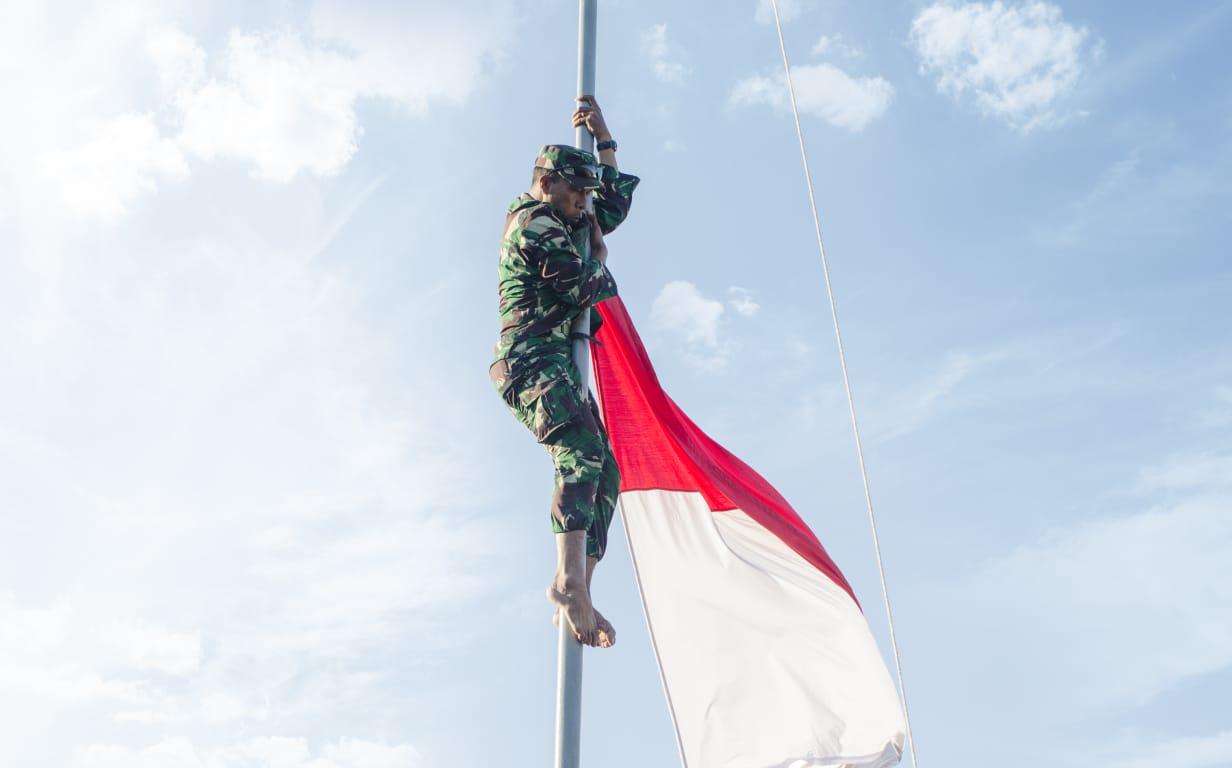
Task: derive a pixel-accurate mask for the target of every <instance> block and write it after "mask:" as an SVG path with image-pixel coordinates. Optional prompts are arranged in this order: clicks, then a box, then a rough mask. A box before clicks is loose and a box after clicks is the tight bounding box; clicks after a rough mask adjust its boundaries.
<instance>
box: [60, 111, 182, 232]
mask: <svg viewBox="0 0 1232 768" xmlns="http://www.w3.org/2000/svg"><path fill="white" fill-rule="evenodd" d="M40 165H41V168H42V172H43V174H44V175H46V176H47V177H48V178H49V179H50V180H51V181H52V183H53V184H54V185H55V186H56V188H57V189H58V191H59V194H60V197H61V199H62V200H63V202H64V204H65V205H66V206H67V207H68V208H69V210H71V211H73V212H74V213H77V214H79V215H83V216H88V217H97V218H100V219H102V220H105V221H114V220H115V219H117V218H119V217H120V216H121V215H122V214H123V213H125V211H127V209H128V207H129V205H130V204H131V203H132V202H133V201H134V200H136V199H137V198H138V197H140V196H141V195H142V194H144V193H147V192H152V191H154V190H155V189H157V188H158V183H159V181H160V180H177V179H183V178H185V177H186V176H187V175H188V165H187V163H186V162H185V160H184V153H183V152H182V151H181V148H180V146H179V145H178V144H177V143H176V142H174V141H171V140H169V139H166V138H163V136H162V135H161V133H160V132H159V129H158V126H157V125H156V124H155V122H154V117H153V115H151V114H128V115H121V116H119V117H116V118H113V119H111V120H108V121H106V122H105V123H103V124H102V125H101V126H100V127H99V128H98V129H97V131H96V133H95V135H94V137H93V138H91V139H90V140H88V141H87V142H86V143H84V144H82V145H80V146H77V147H74V148H72V149H66V150H59V151H53V152H49V153H47V154H46V155H44V156H43V157H42V158H41V163H40Z"/></svg>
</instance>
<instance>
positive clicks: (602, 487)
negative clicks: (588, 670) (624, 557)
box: [586, 400, 620, 648]
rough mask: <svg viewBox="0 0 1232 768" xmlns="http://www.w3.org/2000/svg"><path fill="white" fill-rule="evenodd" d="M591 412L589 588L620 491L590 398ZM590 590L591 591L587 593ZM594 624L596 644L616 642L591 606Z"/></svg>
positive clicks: (609, 446) (609, 447) (608, 444)
mask: <svg viewBox="0 0 1232 768" xmlns="http://www.w3.org/2000/svg"><path fill="white" fill-rule="evenodd" d="M591 415H592V417H593V422H594V424H595V425H596V427H597V431H598V435H599V438H600V440H601V442H602V455H603V461H602V462H601V467H600V470H599V486H598V488H597V490H596V493H595V513H594V515H592V516H591V520H590V527H589V528H588V529H587V531H586V555H587V557H586V587H587V589H589V588H590V582H591V579H592V578H594V575H595V566H597V565H598V564H599V561H600V560H601V559H602V558H603V555H604V553H605V552H606V551H607V533H608V528H610V527H611V525H612V517H613V515H614V513H615V511H616V498H617V496H618V495H619V494H620V469H619V468H618V467H617V465H616V457H615V455H613V453H612V444H611V441H610V440H609V438H608V435H607V430H606V429H605V428H604V427H603V422H602V420H601V419H600V418H599V409H598V406H597V405H595V403H594V401H593V400H592V401H591ZM591 594H593V592H592V593H591ZM595 626H596V628H597V630H598V633H599V637H598V640H599V646H600V647H602V648H610V647H611V646H613V645H614V644H615V643H616V629H615V627H613V626H612V623H611V622H610V621H608V620H607V618H606V617H605V616H604V615H603V614H602V613H600V612H599V609H597V608H596V609H595Z"/></svg>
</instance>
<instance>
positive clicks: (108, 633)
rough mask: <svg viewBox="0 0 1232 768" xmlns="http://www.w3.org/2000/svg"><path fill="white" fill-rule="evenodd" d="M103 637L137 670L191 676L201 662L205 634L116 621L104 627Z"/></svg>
mask: <svg viewBox="0 0 1232 768" xmlns="http://www.w3.org/2000/svg"><path fill="white" fill-rule="evenodd" d="M100 639H102V640H103V641H104V642H106V643H108V644H110V645H111V646H112V647H113V648H115V649H116V650H117V651H118V652H119V653H120V654H121V656H122V658H123V659H124V661H125V662H126V663H127V664H128V665H130V666H132V667H135V668H137V669H150V670H154V671H158V672H165V673H166V674H169V675H188V674H192V673H193V672H196V671H197V669H198V667H200V665H201V636H200V634H199V633H196V632H171V631H168V630H166V629H163V628H161V627H156V626H151V625H149V624H141V623H132V622H123V621H113V622H110V623H109V624H106V625H104V626H103V627H102V628H101V631H100Z"/></svg>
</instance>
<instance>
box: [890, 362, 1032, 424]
mask: <svg viewBox="0 0 1232 768" xmlns="http://www.w3.org/2000/svg"><path fill="white" fill-rule="evenodd" d="M1008 355H1009V352H1008V351H1007V350H1004V349H998V350H992V351H987V352H971V351H967V350H961V349H960V350H952V351H950V352H949V353H947V354H946V356H945V360H944V361H943V362H942V363H941V366H940V367H939V368H938V370H936V371H935V372H934V373H931V374H929V375H928V376H926V377H924V378H922V379H921V380H920V381H919V382H916V383H915V384H913V385H912V386H910V387H909V388H907V389H905V390H903V391H900V392H896V393H895V394H893V395H892V396H891V397H889V398H888V401H887V404H886V405H885V406H884V407H883V408H882V409H879V410H873V411H872V413H871V414H870V417H869V433H870V435H871V440H872V441H873V442H885V441H889V440H894V439H896V438H899V437H902V436H903V435H906V434H908V433H910V432H913V431H915V430H916V429H919V428H920V426H921V425H922V424H925V423H926V422H928V421H929V420H930V419H932V418H934V417H935V416H937V415H938V414H939V413H942V412H944V411H945V409H946V408H949V407H952V406H953V401H954V394H955V392H957V391H958V390H959V388H960V387H962V385H963V384H964V383H966V382H967V381H968V380H970V379H971V378H972V377H973V376H975V375H976V374H977V373H980V372H981V371H983V370H984V369H986V368H987V367H988V366H990V365H991V364H993V363H996V362H999V361H1001V360H1004V359H1005V358H1006V357H1007V356H1008Z"/></svg>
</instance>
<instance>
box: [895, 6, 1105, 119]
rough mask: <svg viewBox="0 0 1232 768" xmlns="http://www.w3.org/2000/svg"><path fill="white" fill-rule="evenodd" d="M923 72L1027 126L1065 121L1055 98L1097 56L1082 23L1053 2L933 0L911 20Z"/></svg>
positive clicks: (947, 90)
mask: <svg viewBox="0 0 1232 768" xmlns="http://www.w3.org/2000/svg"><path fill="white" fill-rule="evenodd" d="M911 41H912V44H913V45H914V46H915V49H916V52H917V53H918V55H919V58H920V70H921V72H925V73H932V74H934V75H935V76H936V78H937V88H938V90H940V91H941V92H943V93H948V94H950V95H951V96H954V97H956V98H957V97H962V96H965V95H967V94H970V95H971V96H972V97H973V98H974V99H975V102H976V104H977V105H978V106H979V107H980V109H981V110H983V111H984V112H985V113H987V114H990V115H993V116H995V117H998V118H1001V119H1002V120H1004V121H1005V122H1007V123H1008V124H1010V125H1011V126H1013V127H1015V128H1018V129H1020V130H1023V131H1029V130H1031V129H1033V128H1036V127H1040V126H1047V125H1051V124H1056V123H1058V122H1059V121H1060V120H1062V119H1064V115H1062V114H1061V113H1060V112H1059V111H1058V109H1059V107H1058V102H1059V101H1060V100H1061V99H1062V98H1063V97H1064V96H1065V95H1066V94H1068V93H1069V92H1070V91H1072V90H1073V87H1074V85H1075V83H1077V82H1078V80H1079V78H1080V77H1081V76H1082V74H1083V71H1084V67H1085V66H1086V65H1087V63H1088V62H1089V61H1091V60H1092V59H1093V58H1094V57H1095V56H1097V55H1098V46H1097V45H1096V44H1094V43H1093V42H1092V35H1091V33H1090V31H1089V30H1087V29H1086V28H1085V27H1081V28H1080V27H1074V26H1072V25H1070V24H1069V23H1067V22H1065V21H1064V19H1063V18H1062V14H1061V9H1060V8H1059V7H1058V6H1056V5H1052V4H1051V3H1047V2H1041V0H1032V1H1031V2H1025V3H1021V4H1006V3H1003V2H1000V0H997V1H996V2H992V3H966V4H962V5H955V4H952V3H934V4H933V5H930V6H929V7H927V8H925V9H924V10H923V11H921V12H920V13H919V15H917V16H916V18H915V20H914V21H913V22H912V24H911Z"/></svg>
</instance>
